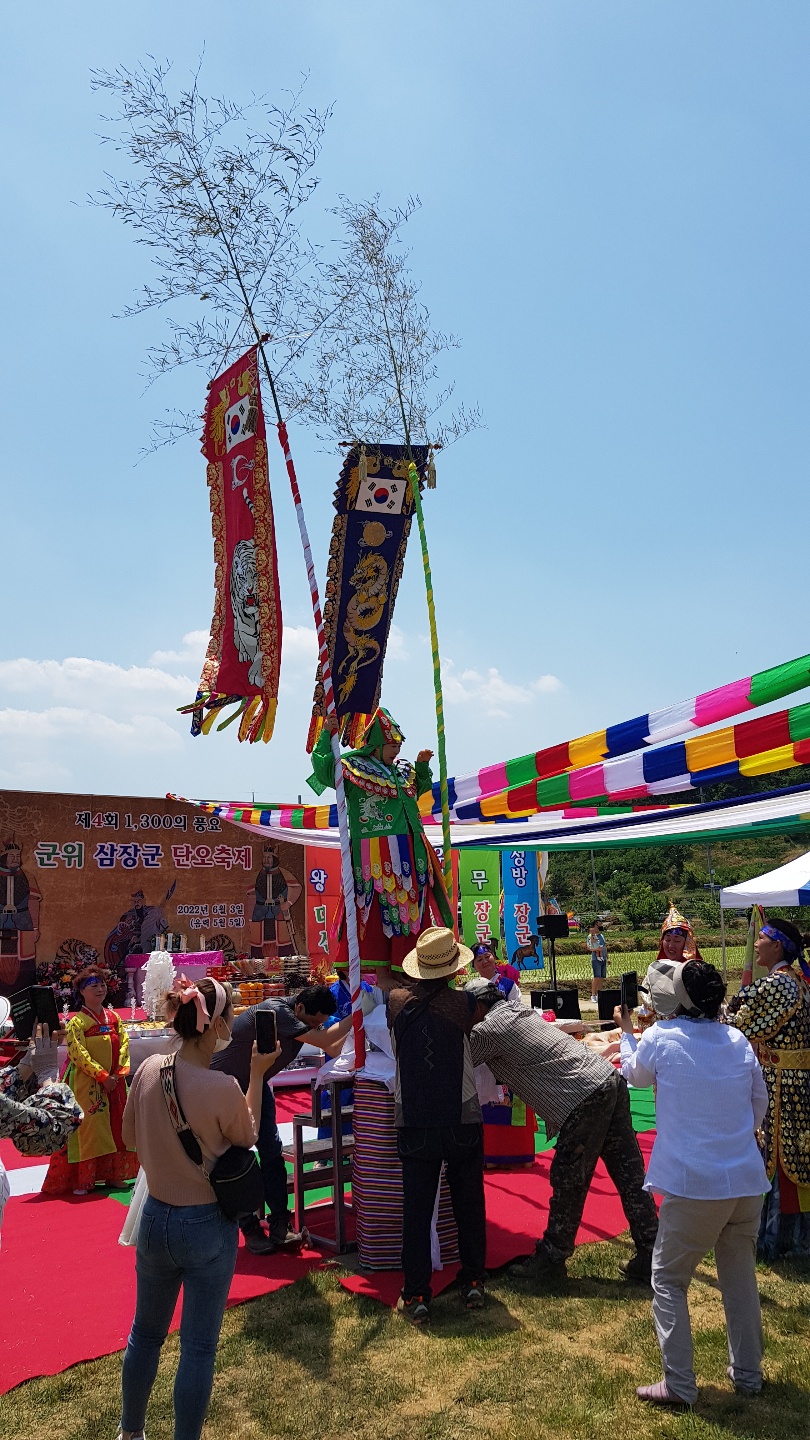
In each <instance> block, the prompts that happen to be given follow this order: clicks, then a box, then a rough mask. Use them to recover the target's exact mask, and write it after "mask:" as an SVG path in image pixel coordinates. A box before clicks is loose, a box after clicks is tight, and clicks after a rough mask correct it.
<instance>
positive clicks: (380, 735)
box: [307, 705, 405, 795]
mask: <svg viewBox="0 0 810 1440" xmlns="http://www.w3.org/2000/svg"><path fill="white" fill-rule="evenodd" d="M404 739H405V736H404V735H403V733H402V731H401V730H400V728H399V726H398V725H397V722H396V720H395V719H394V717H393V715H389V713H388V711H387V710H385V709H383V707H382V705H378V706H377V709H376V710H375V711H374V714H373V715H372V716H371V717H370V719H369V722H368V724H367V726H366V728H365V730H364V731H363V734H362V735H361V736H360V742H361V743H360V744H359V745H358V747H357V749H356V750H350V751H348V753H347V755H346V756H345V760H347V761H348V760H349V759H350V758H352V757H357V756H359V757H361V758H362V759H368V758H369V756H371V755H373V754H374V752H375V750H382V747H383V745H401V744H402V742H403V740H404ZM307 784H308V786H309V788H310V790H314V791H315V794H316V795H322V794H323V791H324V790H325V789H326V786H325V785H322V784H321V782H320V780H319V779H318V778H317V776H316V775H310V776H309V778H308V780H307Z"/></svg>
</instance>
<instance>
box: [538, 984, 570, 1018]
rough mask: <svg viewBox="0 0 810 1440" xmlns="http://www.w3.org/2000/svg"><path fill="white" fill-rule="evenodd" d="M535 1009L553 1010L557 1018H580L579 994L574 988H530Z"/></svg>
mask: <svg viewBox="0 0 810 1440" xmlns="http://www.w3.org/2000/svg"><path fill="white" fill-rule="evenodd" d="M531 1000H532V1005H533V1006H534V1008H535V1009H536V1010H553V1011H554V1014H555V1015H556V1017H557V1019H558V1020H581V1019H582V1012H581V1010H580V1008H579V995H578V993H577V991H576V990H574V989H571V990H532V991H531Z"/></svg>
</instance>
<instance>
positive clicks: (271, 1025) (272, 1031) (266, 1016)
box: [256, 1010, 277, 1055]
mask: <svg viewBox="0 0 810 1440" xmlns="http://www.w3.org/2000/svg"><path fill="white" fill-rule="evenodd" d="M276 1033H277V1032H276V1012H275V1010H257V1011H256V1049H257V1050H258V1052H259V1054H260V1055H272V1053H273V1051H274V1050H275V1048H276V1043H277V1042H276Z"/></svg>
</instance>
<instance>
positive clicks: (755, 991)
mask: <svg viewBox="0 0 810 1440" xmlns="http://www.w3.org/2000/svg"><path fill="white" fill-rule="evenodd" d="M804 944H805V941H804V937H803V936H802V934H801V933H800V931H799V930H797V929H796V927H795V925H791V924H790V923H789V922H788V921H787V920H782V919H780V918H778V917H777V918H775V919H773V920H772V921H770V922H769V923H768V924H767V925H763V927H762V929H761V930H760V932H759V937H758V939H757V941H756V944H755V946H754V948H755V950H756V956H757V962H756V963H757V965H759V966H761V967H762V968H763V969H765V970H767V972H768V973H767V975H765V976H763V978H762V979H760V980H754V981H753V983H751V972H750V970H749V971H747V972H744V974H743V985H742V988H741V989H740V990H739V991H738V993H737V994H736V995H735V996H734V997H733V999H732V1000H730V1001H729V1004H728V1010H729V1014H730V1022H731V1024H732V1025H736V1026H737V1027H738V1028H739V1029H740V1030H742V1032H743V1034H744V1035H747V1036H748V1039H749V1040H750V1041H751V1044H752V1045H753V1047H754V1049H755V1050H756V1052H757V1055H758V1057H759V1062H760V1064H761V1066H762V1073H763V1075H764V1076H765V1084H766V1085H767V1087H768V1113H767V1115H766V1117H765V1122H764V1125H763V1142H764V1143H763V1150H764V1160H765V1168H766V1169H767V1171H768V1175H769V1177H770V1179H771V1181H772V1183H773V1189H774V1193H773V1195H772V1196H771V1197H768V1200H767V1201H766V1217H765V1218H766V1221H769V1217H768V1214H767V1210H768V1209H771V1210H773V1208H774V1204H775V1203H777V1195H778V1211H779V1212H780V1213H781V1215H805V1214H808V1212H810V983H808V982H809V981H810V966H809V965H808V964H807V961H806V960H805V959H804ZM746 981H748V983H746ZM770 1219H771V1220H773V1219H775V1217H774V1216H773V1215H772V1216H771V1217H770ZM769 1228H770V1225H769ZM777 1228H778V1222H777ZM763 1238H765V1237H763V1236H762V1235H761V1237H760V1239H761V1241H762V1240H763ZM764 1248H765V1249H766V1251H767V1249H768V1244H767V1239H766V1242H765V1245H764Z"/></svg>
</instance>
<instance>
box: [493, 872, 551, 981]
mask: <svg viewBox="0 0 810 1440" xmlns="http://www.w3.org/2000/svg"><path fill="white" fill-rule="evenodd" d="M537 860H538V857H537V854H536V852H534V851H532V850H505V851H504V852H503V856H502V865H501V869H502V882H503V929H504V938H505V950H506V957H505V958H506V959H507V960H509V961H512V960H513V956H514V955H515V952H516V951H517V950H522V951H523V952H524V953H523V954H522V955H521V956H520V957H519V958H520V968H521V969H522V970H542V969H543V947H542V945H538V946H537V947H536V949H537V952H538V953H536V954H526V953H525V951H526V949H527V947H529V948H531V938H532V936H533V935H536V934H537V916H538V915H539V913H540V886H539V882H538V877H537Z"/></svg>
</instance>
